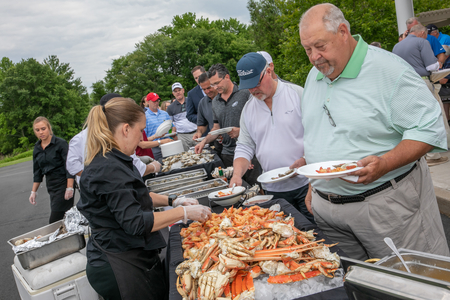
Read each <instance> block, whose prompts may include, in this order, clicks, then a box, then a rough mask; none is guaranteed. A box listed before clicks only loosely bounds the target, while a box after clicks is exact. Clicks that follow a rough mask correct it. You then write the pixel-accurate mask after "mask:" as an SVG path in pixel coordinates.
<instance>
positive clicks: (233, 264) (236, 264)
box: [219, 254, 247, 269]
mask: <svg viewBox="0 0 450 300" xmlns="http://www.w3.org/2000/svg"><path fill="white" fill-rule="evenodd" d="M219 261H220V262H221V263H222V264H223V265H224V266H225V267H227V268H228V269H244V268H246V267H247V264H245V263H243V262H242V261H240V260H237V259H233V258H229V257H226V256H225V255H223V254H220V255H219Z"/></svg>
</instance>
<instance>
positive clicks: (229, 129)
mask: <svg viewBox="0 0 450 300" xmlns="http://www.w3.org/2000/svg"><path fill="white" fill-rule="evenodd" d="M231 130H233V127H226V128H220V129H217V130H214V131H210V132H209V133H208V134H211V135H216V134H224V133H228V132H230V131H231Z"/></svg>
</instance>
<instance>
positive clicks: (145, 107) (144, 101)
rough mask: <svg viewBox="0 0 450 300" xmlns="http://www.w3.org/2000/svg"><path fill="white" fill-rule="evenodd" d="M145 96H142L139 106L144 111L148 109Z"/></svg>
mask: <svg viewBox="0 0 450 300" xmlns="http://www.w3.org/2000/svg"><path fill="white" fill-rule="evenodd" d="M146 100H147V96H144V97H142V99H141V107H142V109H143V110H144V111H147V110H148V103H147V101H146Z"/></svg>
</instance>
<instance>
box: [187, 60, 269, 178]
mask: <svg viewBox="0 0 450 300" xmlns="http://www.w3.org/2000/svg"><path fill="white" fill-rule="evenodd" d="M208 76H209V81H210V84H211V86H212V87H213V88H215V89H216V90H217V92H218V94H217V96H216V97H214V99H213V100H212V105H211V107H212V112H213V121H214V126H213V128H212V130H213V131H214V130H218V129H220V128H227V127H230V128H231V131H230V132H228V133H225V134H223V135H222V137H223V140H222V145H223V148H222V153H221V158H222V161H223V163H224V165H225V167H227V168H228V167H232V166H233V160H234V152H235V149H236V140H237V139H238V137H239V132H240V124H239V120H240V118H241V113H242V109H243V108H244V105H245V103H247V101H248V100H249V99H250V96H251V95H250V92H249V91H248V90H247V89H243V90H239V88H238V86H237V85H236V84H234V83H233V82H232V81H231V77H230V73H229V72H228V69H227V68H226V67H225V66H224V65H222V64H215V65H213V66H211V68H209V70H208ZM217 137H218V135H212V134H208V135H207V136H206V137H205V138H204V139H203V140H202V141H201V142H200V143H198V144H197V146H195V152H196V153H201V152H202V150H203V148H204V147H205V145H206V144H211V143H212V142H213V141H214V140H216V139H217ZM261 173H262V170H261V166H260V164H259V162H258V160H257V159H256V157H253V158H252V161H251V164H250V166H249V170H248V171H247V172H246V173H245V174H244V175H243V179H244V180H245V181H246V182H247V183H249V184H250V185H254V184H256V183H258V181H257V180H256V179H257V178H258V176H259V175H261Z"/></svg>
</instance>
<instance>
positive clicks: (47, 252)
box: [8, 220, 86, 270]
mask: <svg viewBox="0 0 450 300" xmlns="http://www.w3.org/2000/svg"><path fill="white" fill-rule="evenodd" d="M61 225H63V220H60V221H58V222H55V223H52V224H49V225H46V226H44V227H41V228H38V229H36V230H33V231H30V232H28V233H25V234H22V235H19V236H17V237H14V238H12V239H10V240H8V244H10V245H11V246H14V245H15V242H16V241H17V240H20V239H24V238H34V237H37V236H39V235H41V236H42V237H41V238H39V239H38V241H41V242H44V241H47V240H48V238H49V237H50V235H51V234H52V233H54V232H55V231H56V230H57V229H58V228H59V227H60V226H61ZM85 246H86V240H85V239H84V235H81V234H78V233H74V234H71V235H68V236H66V237H64V238H62V239H57V240H55V241H54V242H52V243H50V244H46V245H44V246H42V247H39V248H35V249H32V250H28V251H25V252H20V253H18V254H17V258H18V259H19V262H20V264H21V265H22V267H23V268H24V269H25V270H28V269H34V268H36V267H39V266H42V265H45V264H46V263H49V262H51V261H53V260H55V259H58V258H61V257H64V256H66V255H69V254H72V253H74V252H77V251H78V250H80V249H83V248H84V247H85Z"/></svg>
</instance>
